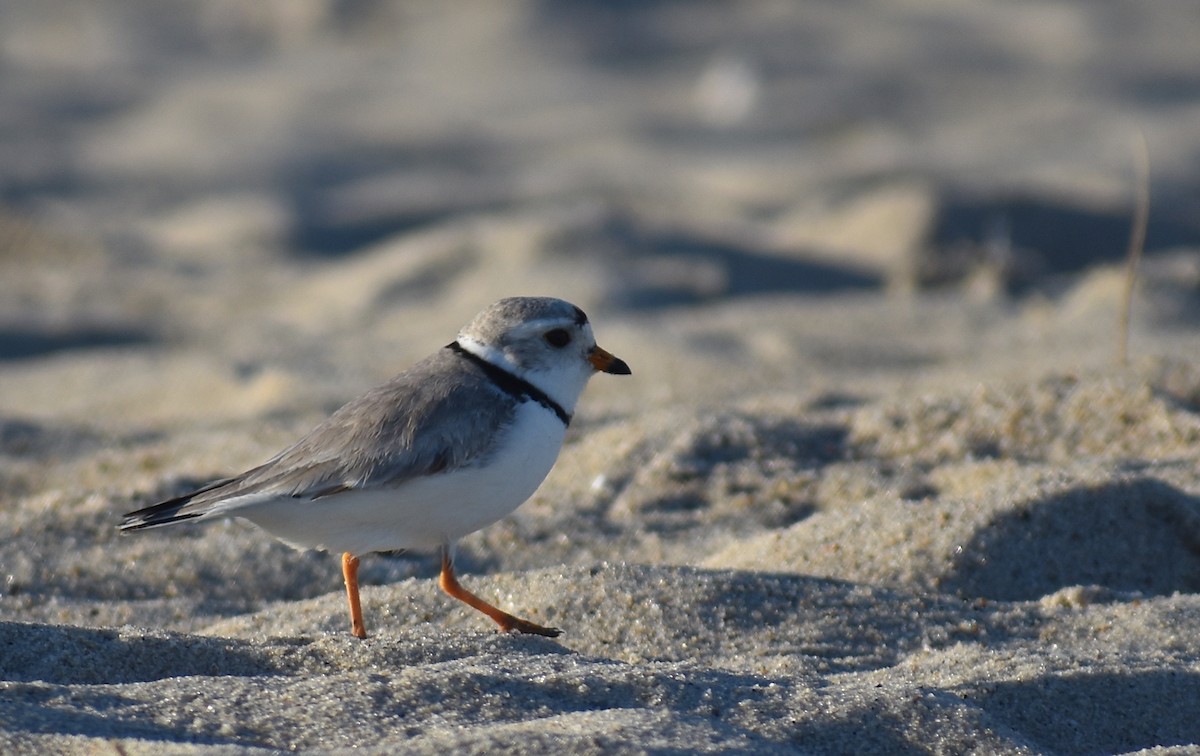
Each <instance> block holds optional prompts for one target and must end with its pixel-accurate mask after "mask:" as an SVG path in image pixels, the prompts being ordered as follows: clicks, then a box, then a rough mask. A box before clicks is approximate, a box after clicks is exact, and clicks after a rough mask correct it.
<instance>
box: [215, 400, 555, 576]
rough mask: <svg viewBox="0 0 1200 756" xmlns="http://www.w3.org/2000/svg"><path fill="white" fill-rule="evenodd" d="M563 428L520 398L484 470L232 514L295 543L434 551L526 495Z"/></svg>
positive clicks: (358, 550)
mask: <svg viewBox="0 0 1200 756" xmlns="http://www.w3.org/2000/svg"><path fill="white" fill-rule="evenodd" d="M565 433H566V428H565V427H564V426H563V424H562V422H561V421H560V420H559V419H558V418H557V417H555V415H554V413H552V412H550V411H549V410H547V409H546V408H544V407H542V406H541V405H539V404H537V403H536V402H523V403H521V404H520V405H519V406H518V407H517V413H516V418H515V420H514V422H513V425H512V426H511V427H510V428H509V430H508V433H507V437H506V438H505V439H503V440H502V442H501V444H500V446H499V448H498V449H497V451H496V453H495V454H494V455H493V456H492V458H491V459H490V461H489V463H488V464H487V466H486V467H470V468H463V469H458V470H454V471H452V472H448V473H439V474H437V475H432V476H429V477H424V478H416V479H413V480H411V481H408V482H406V483H403V484H401V485H399V486H395V487H388V488H378V489H368V490H356V491H348V492H346V493H339V494H334V495H332V496H327V497H325V498H322V499H317V500H315V501H309V500H304V499H276V500H272V501H266V502H261V503H257V504H252V505H249V506H246V507H244V508H240V509H238V510H237V511H236V512H232V513H231V514H236V515H237V516H239V517H245V518H246V519H247V520H250V521H251V522H253V523H255V524H256V525H258V526H259V527H261V528H263V529H264V530H266V531H268V532H269V533H271V534H272V535H274V536H276V537H277V538H279V539H281V540H283V541H285V542H287V543H289V544H291V545H293V546H296V547H299V548H312V549H321V550H327V551H332V552H335V553H337V552H350V553H351V554H367V553H370V552H372V551H392V550H401V549H423V548H434V547H437V546H440V545H442V544H444V543H451V542H453V541H455V540H457V539H459V538H461V537H463V536H464V535H467V534H468V533H473V532H474V531H476V530H479V529H480V528H484V527H486V526H488V525H491V524H492V523H493V522H495V521H497V520H499V519H500V518H501V517H504V516H505V515H507V514H509V513H510V512H512V511H513V510H514V509H516V508H517V507H519V506H520V505H521V504H522V503H523V502H524V501H525V500H526V499H528V498H529V497H530V496H531V495H533V492H534V491H536V490H537V487H538V486H539V485H541V483H542V481H543V480H545V478H546V474H547V473H549V472H550V468H551V467H553V466H554V461H555V460H556V459H557V458H558V452H559V450H560V449H561V448H562V442H563V436H564V435H565Z"/></svg>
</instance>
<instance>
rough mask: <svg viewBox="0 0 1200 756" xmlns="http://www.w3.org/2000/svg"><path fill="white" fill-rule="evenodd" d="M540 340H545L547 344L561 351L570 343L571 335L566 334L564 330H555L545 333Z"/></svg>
mask: <svg viewBox="0 0 1200 756" xmlns="http://www.w3.org/2000/svg"><path fill="white" fill-rule="evenodd" d="M542 338H543V339H545V340H546V343H547V344H549V345H550V346H552V347H554V348H556V349H562V348H563V347H565V346H566V345H567V344H570V343H571V334H570V333H568V332H567V329H566V328H555V329H554V330H552V331H546V333H545V335H543V336H542Z"/></svg>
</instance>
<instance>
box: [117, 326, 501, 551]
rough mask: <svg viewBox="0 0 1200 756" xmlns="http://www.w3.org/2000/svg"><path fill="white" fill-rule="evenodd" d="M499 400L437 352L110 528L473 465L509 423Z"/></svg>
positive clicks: (463, 366)
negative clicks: (257, 454) (234, 468)
mask: <svg viewBox="0 0 1200 756" xmlns="http://www.w3.org/2000/svg"><path fill="white" fill-rule="evenodd" d="M506 398H507V397H506V395H504V394H502V393H501V392H500V391H499V389H497V388H496V387H495V386H494V385H493V384H492V383H491V381H490V380H488V378H487V377H486V376H484V375H483V374H482V372H481V371H480V370H479V369H478V368H476V367H475V366H474V365H472V364H470V363H469V362H466V361H464V360H462V359H461V358H459V357H458V356H457V355H455V354H453V353H452V352H450V351H449V350H441V351H439V352H437V353H436V354H434V355H433V356H431V357H429V358H427V359H425V360H423V361H421V362H419V363H417V364H416V365H414V366H413V367H412V368H411V369H409V370H407V371H405V372H403V373H401V374H399V375H398V376H396V377H395V378H393V379H392V380H391V381H389V382H387V383H385V384H383V385H381V386H377V387H376V388H374V389H371V390H370V391H368V392H367V393H365V394H363V395H362V396H360V397H358V398H357V399H354V400H353V401H351V402H350V403H348V404H346V405H345V406H343V407H342V408H341V409H339V410H338V411H337V412H335V413H333V414H332V415H331V416H330V417H329V419H327V420H326V421H325V422H323V423H322V424H321V425H319V426H317V427H316V428H314V429H313V430H312V431H311V432H310V433H309V434H308V435H306V436H305V437H304V438H302V439H300V440H299V441H297V442H296V443H295V444H293V445H292V446H291V447H289V448H287V449H285V450H284V451H282V452H281V453H280V454H278V455H277V456H275V457H274V458H273V459H271V460H269V461H268V462H266V463H265V464H262V465H260V466H258V467H255V468H254V469H252V470H247V471H246V472H244V473H242V474H241V475H238V476H235V477H233V478H228V479H225V480H220V481H216V482H214V483H212V484H210V485H208V486H206V487H204V488H201V489H199V490H198V491H193V492H192V493H190V494H187V495H185V496H181V497H178V498H175V499H171V500H170V501H165V502H162V503H160V504H155V505H154V506H151V507H147V508H145V509H140V510H138V511H136V512H131V513H129V514H127V515H126V516H125V519H124V520H123V521H122V523H121V526H120V527H121V529H122V530H136V529H141V528H149V527H155V526H158V525H166V524H168V523H170V522H175V521H178V520H184V519H191V518H195V517H201V516H203V515H205V514H209V513H211V512H213V511H215V510H220V509H223V507H221V506H220V505H221V504H222V503H224V502H229V501H230V500H232V499H239V498H242V497H248V501H249V500H251V499H260V498H265V497H293V498H307V499H317V498H320V497H322V496H328V495H330V494H333V493H338V492H340V491H348V490H353V489H356V488H367V487H378V486H395V485H399V484H401V483H403V482H405V481H406V480H410V479H412V478H414V477H418V476H422V475H432V474H436V473H439V472H447V471H450V470H454V469H457V468H460V467H470V466H473V465H477V464H480V463H481V462H483V461H485V460H486V459H487V458H488V457H489V456H490V455H491V454H492V453H493V450H494V448H495V445H496V442H497V440H498V437H499V436H501V435H502V434H500V433H497V431H498V430H500V429H502V428H504V427H506V426H507V425H509V424H511V423H512V420H513V416H514V413H515V409H516V408H515V405H514V404H513V403H512V402H511V401H504V399H506ZM233 508H236V504H235V505H234V506H233Z"/></svg>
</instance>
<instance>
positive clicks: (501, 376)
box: [446, 341, 571, 426]
mask: <svg viewBox="0 0 1200 756" xmlns="http://www.w3.org/2000/svg"><path fill="white" fill-rule="evenodd" d="M446 348H447V349H449V350H450V351H451V352H454V353H455V354H457V355H458V356H459V357H462V358H464V359H466V360H467V361H468V362H473V363H475V364H476V365H478V366H479V369H480V370H482V371H483V374H484V375H486V376H487V377H488V379H489V380H491V382H492V383H494V384H496V387H497V388H498V389H500V390H501V391H503V392H504V393H506V394H508V395H509V396H512V397H514V398H516V399H522V400H524V399H532V400H533V401H535V402H537V403H538V404H540V405H542V406H543V407H545V408H546V409H548V410H550V411H551V412H553V413H554V414H555V415H558V419H559V420H562V424H563V425H564V426H565V425H570V424H571V415H570V414H568V413H567V411H566V410H565V409H563V408H562V405H561V404H559V403H558V402H556V401H554V400H553V399H551V398H550V397H549V396H547V395H546V392H545V391H542V390H541V389H540V388H538V387H537V386H534V385H533V384H532V383H530V382H529V381H527V380H525V379H524V378H518V377H517V376H515V375H513V374H512V373H510V372H508V371H507V370H505V369H504V368H501V367H497V366H495V365H493V364H492V363H490V362H488V361H487V360H485V359H483V358H482V357H480V356H479V355H477V354H473V353H471V352H468V351H467V350H466V349H464V348H463V345H462V344H459V343H458V342H457V341H452V342H450V343H449V344H447V345H446Z"/></svg>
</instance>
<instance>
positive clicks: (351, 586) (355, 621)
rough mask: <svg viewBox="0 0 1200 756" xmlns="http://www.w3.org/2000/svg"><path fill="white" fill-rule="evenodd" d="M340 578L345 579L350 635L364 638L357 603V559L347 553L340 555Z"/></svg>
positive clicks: (365, 632) (360, 605) (359, 608)
mask: <svg viewBox="0 0 1200 756" xmlns="http://www.w3.org/2000/svg"><path fill="white" fill-rule="evenodd" d="M342 577H343V578H345V579H346V598H348V599H349V600H350V633H351V634H352V635H353V636H354V637H355V638H366V637H367V628H366V627H365V626H364V625H363V618H362V604H360V603H359V601H358V557H356V556H354V555H353V554H351V553H350V552H349V551H347V552H345V553H344V554H342Z"/></svg>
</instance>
